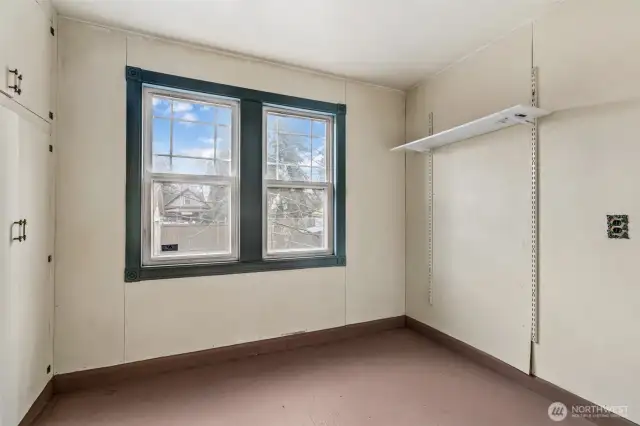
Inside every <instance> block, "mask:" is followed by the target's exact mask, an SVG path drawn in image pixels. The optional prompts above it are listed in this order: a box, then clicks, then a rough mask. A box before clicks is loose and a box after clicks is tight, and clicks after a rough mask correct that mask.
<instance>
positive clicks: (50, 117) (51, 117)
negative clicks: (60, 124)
mask: <svg viewBox="0 0 640 426" xmlns="http://www.w3.org/2000/svg"><path fill="white" fill-rule="evenodd" d="M49 120H53V113H52V112H51V111H49Z"/></svg>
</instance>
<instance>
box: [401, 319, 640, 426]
mask: <svg viewBox="0 0 640 426" xmlns="http://www.w3.org/2000/svg"><path fill="white" fill-rule="evenodd" d="M406 327H407V328H408V329H410V330H413V331H415V332H416V333H419V334H421V335H422V336H424V337H426V338H428V339H429V340H432V341H434V342H436V343H438V344H439V345H441V346H443V347H445V348H447V349H449V350H451V351H452V352H456V353H458V354H460V355H462V356H464V357H465V358H467V359H469V360H471V361H473V362H475V363H477V364H480V365H482V366H483V367H485V368H488V369H490V370H493V371H495V372H496V373H498V374H500V375H502V376H505V377H507V378H509V379H511V380H514V381H516V382H517V383H518V384H520V385H521V386H523V387H525V388H527V389H529V390H530V391H532V392H535V393H537V394H538V395H541V396H543V397H545V398H547V399H549V400H551V401H559V402H562V403H563V404H565V405H566V406H567V407H571V406H572V405H596V404H594V403H593V402H591V401H588V400H586V399H584V398H582V397H580V396H578V395H576V394H574V393H571V392H569V391H567V390H565V389H562V388H560V387H558V386H556V385H554V384H552V383H549V382H547V381H545V380H543V379H540V378H539V377H536V376H532V375H529V374H526V373H523V372H522V371H520V370H518V369H517V368H515V367H512V366H511V365H509V364H507V363H505V362H503V361H500V360H499V359H497V358H495V357H493V356H491V355H489V354H487V353H485V352H483V351H481V350H480V349H477V348H474V347H473V346H471V345H468V344H466V343H464V342H462V341H460V340H458V339H456V338H455V337H451V336H449V335H448V334H445V333H443V332H441V331H439V330H436V329H435V328H433V327H431V326H428V325H426V324H424V323H422V322H420V321H418V320H416V319H413V318H411V317H407V318H406ZM588 420H589V421H591V422H592V423H594V424H596V425H598V426H639V425H638V424H636V423H633V422H632V421H630V420H627V419H625V418H622V417H615V418H595V419H588Z"/></svg>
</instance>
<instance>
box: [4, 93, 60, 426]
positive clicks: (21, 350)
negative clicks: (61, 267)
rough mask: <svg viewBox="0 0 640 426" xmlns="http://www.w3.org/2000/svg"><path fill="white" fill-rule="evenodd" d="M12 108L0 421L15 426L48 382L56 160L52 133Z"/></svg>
mask: <svg viewBox="0 0 640 426" xmlns="http://www.w3.org/2000/svg"><path fill="white" fill-rule="evenodd" d="M9 102H10V101H4V102H3V104H4V105H5V106H3V105H2V104H0V141H1V145H2V146H1V148H0V154H1V155H0V196H1V197H2V202H1V203H0V220H1V222H0V229H1V230H2V231H1V233H2V235H1V237H2V239H1V240H0V297H1V299H0V300H1V302H0V310H1V312H2V314H1V320H2V324H1V329H0V342H1V343H2V345H3V346H2V347H3V355H2V357H3V360H2V365H1V366H0V368H1V369H2V370H3V371H1V373H2V377H3V381H4V383H3V385H2V393H3V395H2V397H3V398H2V404H3V407H2V408H3V412H2V417H3V418H2V419H0V420H2V421H3V424H7V425H17V424H18V423H19V422H20V420H21V419H22V417H23V416H24V414H25V413H26V412H27V410H28V409H29V408H30V407H31V405H32V404H33V402H34V401H35V399H36V398H37V396H38V395H39V394H40V392H42V389H43V388H44V386H45V385H46V383H47V382H48V381H49V379H50V378H51V374H50V373H49V372H48V371H47V370H48V367H49V366H50V365H51V364H52V334H53V333H52V317H53V281H52V279H51V275H52V274H51V268H52V264H53V263H51V262H49V259H48V256H49V255H51V254H52V249H53V247H52V238H51V229H52V227H53V203H52V194H53V191H52V182H53V175H52V163H53V161H52V158H53V153H52V152H50V151H49V143H50V135H49V125H48V124H47V123H45V122H43V121H42V120H41V119H39V118H38V117H35V116H34V115H33V114H31V113H29V112H28V111H25V110H24V109H22V108H20V107H18V106H14V107H12V108H9V107H7V106H6V105H7V104H8V103H9ZM25 222H26V224H25ZM24 237H26V239H25V238H24ZM4 358H6V359H4Z"/></svg>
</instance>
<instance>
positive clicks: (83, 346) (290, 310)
mask: <svg viewBox="0 0 640 426" xmlns="http://www.w3.org/2000/svg"><path fill="white" fill-rule="evenodd" d="M125 65H131V66H137V67H141V68H146V69H151V70H156V71H160V72H164V73H169V74H178V75H182V76H186V77H192V78H199V79H204V80H209V81H214V82H219V83H225V84H231V85H237V86H243V87H249V88H252V89H259V90H265V91H272V92H278V93H283V94H287V95H294V96H300V97H307V98H312V99H318V100H323V101H328V102H341V103H346V104H347V108H348V110H347V139H348V140H347V266H346V267H343V268H322V269H310V270H297V271H281V272H266V273H256V274H245V275H228V276H217V277H200V278H188V279H178V280H158V281H146V282H138V283H126V284H125V283H124V282H123V273H124V226H125V223H124V212H125V204H124V199H125V166H126V165H125V80H124V68H125ZM58 82H59V93H60V95H59V101H58V107H59V120H58V126H59V131H58V139H59V143H58V144H59V153H58V158H59V162H58V181H57V197H58V198H57V218H58V219H57V233H56V256H57V265H56V329H55V371H56V373H66V372H71V371H77V370H83V369H88V368H95V367H102V366H108V365H115V364H120V363H124V362H131V361H136V360H141V359H147V358H153V357H159V356H164V355H171V354H176V353H183V352H190V351H196V350H201V349H207V348H211V347H217V346H225V345H230V344H234V343H241V342H247V341H252V340H259V339H265V338H271V337H277V336H280V335H283V334H287V333H292V332H297V331H312V330H318V329H324V328H329V327H336V326H341V325H345V324H348V323H355V322H361V321H369V320H374V319H379V318H385V317H392V316H398V315H403V314H404V298H405V294H404V247H405V245H404V228H405V226H404V159H403V158H402V156H399V157H398V156H392V155H389V153H388V148H390V147H392V146H394V145H397V144H399V143H401V142H402V140H403V139H404V95H403V94H402V93H400V92H398V91H393V90H389V89H384V88H377V87H373V86H369V85H364V84H359V83H355V82H350V81H345V80H341V79H337V78H332V77H327V76H323V75H319V74H313V73H307V72H301V71H298V70H294V69H289V68H283V67H278V66H275V65H271V64H267V63H262V62H257V61H254V60H248V59H243V58H238V57H231V56H227V55H221V54H219V53H216V52H212V51H206V50H200V49H195V48H191V47H186V46H184V45H179V44H172V43H167V42H163V41H158V40H152V39H148V38H143V37H140V36H137V35H132V34H129V33H124V32H119V31H115V30H108V29H103V28H98V27H94V26H91V25H87V24H83V23H78V22H75V21H71V20H67V19H61V20H60V23H59V79H58ZM372 188H374V189H373V190H372Z"/></svg>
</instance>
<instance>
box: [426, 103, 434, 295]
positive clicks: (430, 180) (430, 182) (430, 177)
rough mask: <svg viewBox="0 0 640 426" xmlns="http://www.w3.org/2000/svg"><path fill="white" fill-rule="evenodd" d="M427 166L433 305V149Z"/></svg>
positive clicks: (428, 230) (431, 115)
mask: <svg viewBox="0 0 640 426" xmlns="http://www.w3.org/2000/svg"><path fill="white" fill-rule="evenodd" d="M431 135H433V112H430V113H429V136H431ZM427 167H428V168H429V171H428V182H427V191H428V195H427V197H428V203H429V204H428V205H429V211H428V215H429V218H428V223H427V227H428V229H427V232H428V233H429V241H428V244H429V247H428V257H429V271H428V274H429V276H428V277H427V279H428V280H429V282H428V284H429V305H433V154H432V153H431V150H429V151H428V152H427Z"/></svg>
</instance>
